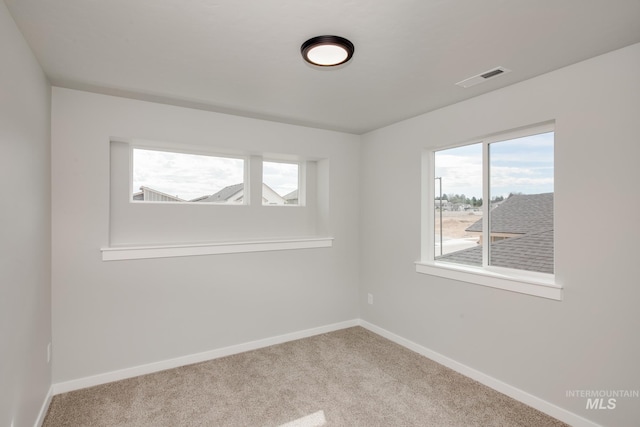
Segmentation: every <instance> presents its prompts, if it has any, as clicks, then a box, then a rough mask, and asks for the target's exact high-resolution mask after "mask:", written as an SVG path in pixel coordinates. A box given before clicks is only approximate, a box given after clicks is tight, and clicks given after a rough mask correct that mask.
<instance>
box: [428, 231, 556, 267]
mask: <svg viewBox="0 0 640 427" xmlns="http://www.w3.org/2000/svg"><path fill="white" fill-rule="evenodd" d="M436 260H438V261H445V262H455V263H457V264H465V265H475V266H481V265H482V246H481V245H478V246H476V247H473V248H469V249H463V250H461V251H457V252H452V253H450V254H446V255H442V256H439V257H436ZM553 260H554V253H553V230H547V231H541V232H534V233H529V234H525V235H523V236H522V237H512V238H510V239H504V240H499V241H497V242H493V243H492V244H491V265H494V266H497V267H505V268H515V269H518V270H527V271H537V272H540V273H549V274H553Z"/></svg>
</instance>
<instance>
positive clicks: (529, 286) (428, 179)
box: [415, 122, 562, 301]
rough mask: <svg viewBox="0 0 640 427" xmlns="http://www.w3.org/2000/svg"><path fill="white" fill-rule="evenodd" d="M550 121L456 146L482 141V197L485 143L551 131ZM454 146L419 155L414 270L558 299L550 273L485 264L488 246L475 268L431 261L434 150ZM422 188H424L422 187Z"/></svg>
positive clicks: (559, 289)
mask: <svg viewBox="0 0 640 427" xmlns="http://www.w3.org/2000/svg"><path fill="white" fill-rule="evenodd" d="M554 131H555V126H554V123H553V122H551V123H543V124H540V125H534V126H527V127H526V128H521V129H516V130H513V131H507V132H501V133H498V134H494V135H490V136H487V137H484V138H479V139H477V140H473V141H470V142H468V143H465V144H459V145H456V146H464V145H470V144H474V143H482V144H483V147H482V150H483V170H482V176H483V178H482V186H483V189H482V191H483V195H482V197H483V200H484V201H487V200H489V185H488V184H489V182H488V180H489V156H488V155H487V151H488V147H489V144H491V143H493V142H499V141H505V140H509V139H515V138H518V137H522V136H527V135H533V134H539V133H545V132H554ZM456 146H451V147H443V148H438V149H430V150H427V151H425V152H424V153H423V157H422V175H421V178H422V188H423V191H422V195H423V197H422V201H421V209H422V224H421V254H422V255H421V258H422V259H421V260H420V261H417V262H416V263H415V264H416V272H417V273H421V274H427V275H431V276H438V277H444V278H448V279H453V280H457V281H462V282H466V283H472V284H476V285H481V286H488V287H492V288H497V289H503V290H507V291H512V292H518V293H522V294H527V295H533V296H537V297H542V298H549V299H553V300H558V301H560V300H562V286H561V285H560V284H558V283H557V282H556V276H555V275H554V274H543V273H536V272H530V271H525V270H513V269H508V268H500V267H495V266H489V265H488V258H489V257H488V251H489V249H488V248H489V245H483V256H482V259H483V266H482V267H475V266H468V265H463V264H454V263H448V262H442V261H436V260H435V248H434V244H433V242H434V238H435V235H434V230H433V224H434V221H435V217H434V215H435V210H434V203H435V184H434V181H435V180H434V173H433V171H434V170H435V151H438V150H442V149H447V148H455V147H456ZM425 187H426V188H425ZM489 206H490V203H486V202H485V203H483V206H482V210H483V218H489V212H488V210H489ZM488 234H489V227H483V237H484V241H485V242H488V241H489V240H488Z"/></svg>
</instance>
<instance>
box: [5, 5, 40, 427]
mask: <svg viewBox="0 0 640 427" xmlns="http://www.w3.org/2000/svg"><path fill="white" fill-rule="evenodd" d="M0 52H2V57H1V62H2V65H0V147H1V149H2V151H1V154H0V182H1V183H2V197H1V198H0V200H1V202H0V204H1V207H0V425H2V426H15V427H18V426H32V425H34V423H35V422H36V418H37V417H38V413H39V411H40V409H41V407H42V405H43V403H44V401H45V398H46V396H47V393H48V391H49V387H50V385H51V368H50V365H49V364H47V345H48V344H49V342H50V341H51V289H50V280H51V264H50V262H51V261H50V254H51V252H50V242H51V239H50V232H51V226H50V207H51V205H50V200H51V199H50V188H49V173H50V111H51V110H50V107H51V102H50V101H51V99H50V95H51V88H50V86H49V83H48V82H47V79H46V78H45V76H44V73H43V72H42V70H41V68H40V66H39V65H38V63H37V61H36V59H35V57H34V56H33V54H32V53H31V50H30V49H29V47H28V46H27V43H26V42H25V40H24V39H23V37H22V34H20V32H19V31H18V29H17V27H16V25H15V23H14V21H13V19H12V17H11V15H10V14H9V12H8V10H7V7H6V5H5V4H4V2H1V1H0Z"/></svg>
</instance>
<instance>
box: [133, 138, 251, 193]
mask: <svg viewBox="0 0 640 427" xmlns="http://www.w3.org/2000/svg"><path fill="white" fill-rule="evenodd" d="M132 182H133V200H135V201H145V202H191V203H243V200H244V197H243V193H244V191H243V190H244V160H243V159H235V158H228V157H214V156H203V155H196V154H185V153H175V152H170V151H155V150H146V149H139V148H135V149H133V180H132Z"/></svg>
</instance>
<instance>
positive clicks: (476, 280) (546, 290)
mask: <svg viewBox="0 0 640 427" xmlns="http://www.w3.org/2000/svg"><path fill="white" fill-rule="evenodd" d="M416 272H417V273H421V274H428V275H431V276H438V277H444V278H447V279H453V280H458V281H461V282H467V283H473V284H476V285H481V286H488V287H491V288H497V289H504V290H507V291H511V292H518V293H521V294H527V295H533V296H537V297H541V298H548V299H552V300H557V301H561V300H562V286H560V285H558V284H556V283H555V282H554V281H553V280H548V279H543V278H540V277H533V275H532V276H531V277H529V276H527V275H526V273H524V274H523V275H522V276H521V277H514V276H511V275H505V274H500V273H494V272H492V271H487V270H482V269H479V268H474V267H471V266H459V265H455V266H453V265H450V264H446V263H425V262H420V261H419V262H416Z"/></svg>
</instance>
